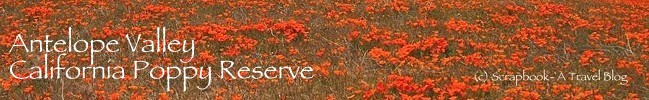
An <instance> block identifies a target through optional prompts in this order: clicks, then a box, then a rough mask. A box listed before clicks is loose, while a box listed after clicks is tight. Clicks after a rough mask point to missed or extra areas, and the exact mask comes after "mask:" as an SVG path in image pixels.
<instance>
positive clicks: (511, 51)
mask: <svg viewBox="0 0 649 100" xmlns="http://www.w3.org/2000/svg"><path fill="white" fill-rule="evenodd" d="M0 20H1V21H0V52H1V53H0V98H5V99H18V100H21V99H37V100H50V99H101V100H104V99H108V100H121V99H135V100H141V99H159V100H167V99H216V100H221V99H227V100H230V99H232V100H240V99H282V100H283V99H289V100H292V99H307V100H308V99H316V100H321V99H330V100H331V99H342V100H345V99H389V100H392V99H402V100H428V99H460V100H462V99H506V100H519V99H596V100H601V99H630V100H640V99H649V98H648V97H649V88H648V87H649V69H648V68H649V2H646V1H643V0H504V1H503V0H173V1H167V0H161V1H160V0H154V1H148V0H135V1H130V0H108V1H105V0H87V1H86V0H74V1H58V0H55V1H47V0H46V1H23V0H5V1H0ZM70 27H71V29H73V30H72V31H74V33H73V34H74V36H73V38H74V39H88V40H89V39H98V40H108V39H116V40H118V41H122V42H124V41H128V40H127V39H126V38H123V37H124V36H126V35H130V36H133V35H135V34H142V38H146V39H154V38H156V28H158V27H165V28H166V30H167V32H166V34H167V36H166V38H169V39H192V40H195V41H196V57H195V58H193V61H191V62H190V63H180V61H179V60H177V59H187V58H186V57H187V56H184V55H172V54H167V53H146V54H133V53H128V52H118V53H97V54H95V55H94V56H95V58H94V59H95V60H94V61H95V64H93V65H102V66H125V68H124V69H126V70H127V71H132V70H133V68H132V62H133V61H135V60H147V61H150V62H151V64H152V66H155V67H160V66H171V65H178V64H184V65H192V66H218V65H219V61H222V60H231V61H234V62H236V64H237V65H238V66H236V67H241V66H264V67H266V66H270V65H274V66H310V67H312V68H313V70H314V73H313V78H312V79H293V78H278V79H264V78H262V79H231V78H223V79H220V78H216V79H214V80H212V81H213V82H212V83H211V85H212V86H211V87H210V88H208V89H205V90H198V89H193V88H194V87H195V86H200V85H205V82H204V81H201V80H190V81H189V82H188V84H190V86H191V87H192V89H187V91H183V90H182V85H183V84H182V83H179V82H176V83H172V87H173V88H172V89H171V91H166V90H165V89H164V88H161V87H163V85H165V84H167V83H166V82H164V81H160V80H154V79H146V78H137V79H136V78H133V75H129V74H127V75H126V76H125V77H126V78H124V79H119V80H114V79H90V78H85V79H74V80H69V79H42V80H30V79H17V78H15V77H13V76H12V75H11V74H10V73H9V72H10V68H9V67H8V66H11V65H12V64H13V63H14V62H16V61H18V60H22V59H28V60H30V61H33V62H31V63H24V64H21V65H22V66H24V67H16V68H13V71H17V73H18V74H19V75H22V76H28V75H30V72H29V71H28V70H30V67H31V66H44V64H43V62H48V63H47V64H48V65H50V66H55V65H54V64H56V63H55V62H56V61H55V60H53V59H52V58H56V57H57V55H58V54H59V53H50V54H49V59H47V60H45V59H44V56H43V54H44V52H30V53H27V52H26V51H22V49H20V50H17V51H11V52H10V49H11V48H12V46H13V45H15V44H14V43H15V40H16V38H17V35H19V34H21V35H22V37H23V38H29V39H45V38H46V37H45V35H50V36H49V37H47V38H50V39H67V38H68V34H67V32H68V31H71V30H69V29H68V28H70ZM121 46H124V48H126V46H128V45H121ZM14 49H15V48H14ZM124 50H126V49H124ZM89 57H90V56H89V55H88V54H86V53H67V55H65V58H67V59H64V60H63V61H61V65H62V66H89V65H90V63H89V62H90V61H89V60H90V59H89ZM213 70H218V67H214V69H213ZM611 71H614V73H615V74H619V75H626V77H625V80H626V82H624V83H621V82H617V81H593V80H592V79H591V80H587V79H590V78H594V77H582V78H578V79H579V80H576V79H573V80H563V81H502V80H501V81H498V80H482V81H480V80H478V79H480V76H479V75H478V74H482V73H483V72H489V74H488V76H492V74H491V73H499V74H522V72H524V73H525V74H538V73H544V72H547V73H552V72H554V73H556V72H564V73H568V72H572V73H587V74H597V73H599V72H611ZM170 73H173V72H170ZM215 73H217V72H215ZM46 74H48V73H46ZM86 74H89V75H92V74H91V73H86ZM243 74H252V73H243ZM273 74H279V73H273ZM156 75H161V76H165V75H166V74H165V73H164V72H157V73H156ZM283 75H286V76H285V77H288V75H290V74H283ZM566 75H567V76H566V77H569V76H570V75H571V74H566ZM601 78H604V77H603V76H601Z"/></svg>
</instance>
